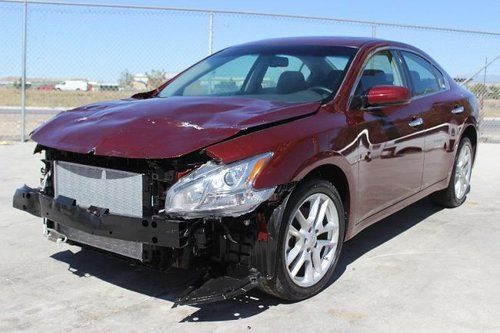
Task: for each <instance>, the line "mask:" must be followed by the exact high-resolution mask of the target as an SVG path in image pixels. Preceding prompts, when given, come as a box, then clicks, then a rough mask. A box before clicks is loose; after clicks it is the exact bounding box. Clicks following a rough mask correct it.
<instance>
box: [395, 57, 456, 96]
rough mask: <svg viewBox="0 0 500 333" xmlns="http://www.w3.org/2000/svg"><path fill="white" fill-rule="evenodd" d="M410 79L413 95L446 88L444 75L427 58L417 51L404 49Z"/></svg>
mask: <svg viewBox="0 0 500 333" xmlns="http://www.w3.org/2000/svg"><path fill="white" fill-rule="evenodd" d="M401 54H402V55H403V59H404V61H405V62H406V66H407V67H408V71H409V73H410V79H411V82H412V85H413V95H414V96H422V95H427V94H432V93H435V92H437V91H440V90H445V89H446V81H445V79H444V77H443V75H442V74H441V73H440V72H439V71H438V70H437V69H436V68H435V67H434V66H433V65H432V64H431V63H430V62H428V61H427V60H425V59H424V58H422V57H420V56H418V55H416V54H415V53H411V52H406V51H402V52H401Z"/></svg>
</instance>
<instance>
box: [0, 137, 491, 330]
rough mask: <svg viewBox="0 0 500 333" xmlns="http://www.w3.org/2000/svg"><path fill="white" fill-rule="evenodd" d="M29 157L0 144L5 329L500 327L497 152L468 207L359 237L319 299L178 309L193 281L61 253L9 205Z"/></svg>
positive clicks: (421, 211) (73, 251)
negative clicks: (180, 298) (175, 303)
mask: <svg viewBox="0 0 500 333" xmlns="http://www.w3.org/2000/svg"><path fill="white" fill-rule="evenodd" d="M32 150H33V145H32V144H23V145H20V144H19V145H4V146H0V184H2V186H1V187H0V209H1V211H2V213H3V214H2V217H1V218H0V230H1V233H0V262H1V265H0V281H1V283H0V304H2V305H1V310H2V311H0V332H19V331H23V332H139V331H140V332H150V331H160V330H161V331H166V332H187V331H189V332H192V331H201V332H244V331H245V332H252V331H254V332H312V331H314V332H321V331H328V332H331V331H355V332H374V331H375V332H382V331H383V332H402V331H403V332H408V331H418V332H422V331H425V332H442V331H446V332H477V331H490V332H493V331H497V332H498V331H500V316H499V315H498V314H499V313H500V302H499V299H500V279H499V276H500V264H499V263H500V246H499V244H500V223H499V221H500V208H499V205H498V202H499V200H498V198H499V197H500V177H499V176H498V165H499V163H500V158H499V156H500V145H494V144H483V145H481V146H480V148H479V158H478V161H477V164H476V166H475V169H474V172H473V177H472V192H471V193H470V194H469V197H468V199H467V201H466V203H465V204H464V205H463V206H461V207H459V208H457V209H440V208H438V207H436V206H434V205H432V204H431V203H429V201H427V200H422V201H420V202H418V203H416V204H414V205H412V206H411V207H409V208H406V209H405V210H403V211H401V212H399V213H397V214H395V215H393V216H392V217H390V218H387V219H385V220H383V221H381V222H379V223H378V224H376V225H374V226H372V227H370V228H368V229H367V230H365V231H363V232H362V233H361V234H360V235H358V236H356V237H355V238H354V239H353V240H351V241H349V242H348V243H347V244H346V246H345V248H344V253H343V256H342V258H341V260H340V263H339V265H338V268H337V272H336V274H335V275H334V277H333V279H332V281H331V282H332V284H331V285H330V286H329V287H328V288H327V289H326V290H324V291H323V292H321V293H320V294H318V295H317V296H315V297H313V298H311V299H309V300H306V301H303V302H300V303H285V302H281V301H279V300H277V299H274V298H272V297H269V296H267V295H265V294H263V293H261V292H259V291H258V290H253V291H251V292H250V293H248V295H246V296H245V297H241V298H238V299H235V300H231V301H227V302H224V303H218V304H210V305H205V306H183V307H178V308H174V309H172V308H171V306H172V301H173V300H174V299H175V297H176V296H177V295H178V294H179V293H180V292H181V290H183V288H185V287H186V286H187V284H188V281H189V279H190V275H186V274H185V273H183V272H180V271H177V270H171V271H167V272H166V273H160V272H155V271H151V270H149V269H147V268H144V267H141V266H132V265H129V264H127V263H126V262H124V261H121V260H119V259H115V258H113V257H110V256H107V255H104V254H100V253H96V252H93V251H89V250H83V251H82V250H80V249H79V248H77V247H69V246H66V245H62V246H61V247H57V246H56V245H55V244H54V243H50V242H48V241H46V240H45V239H43V237H42V235H41V222H40V220H39V219H38V218H36V217H32V216H29V215H27V214H25V213H22V212H20V211H16V210H14V209H13V208H11V196H12V194H13V192H14V190H15V188H16V187H18V186H20V185H22V184H23V183H28V184H32V185H34V184H36V183H37V180H38V170H39V168H40V164H39V163H38V161H37V160H38V158H39V157H38V156H33V155H31V152H32Z"/></svg>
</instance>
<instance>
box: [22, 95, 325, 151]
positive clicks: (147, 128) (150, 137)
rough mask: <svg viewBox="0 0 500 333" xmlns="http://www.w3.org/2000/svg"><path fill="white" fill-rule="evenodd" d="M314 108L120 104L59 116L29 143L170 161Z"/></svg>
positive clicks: (247, 103)
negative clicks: (252, 128)
mask: <svg viewBox="0 0 500 333" xmlns="http://www.w3.org/2000/svg"><path fill="white" fill-rule="evenodd" d="M319 106H320V103H303V104H288V103H283V102H272V101H265V100H257V99H248V98H232V97H169V98H151V99H146V100H135V99H126V100H117V101H110V102H103V103H95V104H90V105H87V106H83V107H80V108H76V109H74V110H70V111H66V112H61V113H60V114H58V115H57V116H55V117H54V118H52V119H51V120H50V121H49V122H47V123H46V124H43V125H42V126H40V127H39V128H37V129H36V130H35V131H33V133H32V134H31V138H32V139H33V140H34V141H36V142H37V143H39V144H41V145H44V146H47V147H51V148H55V149H59V150H65V151H71V152H75V153H94V154H95V155H102V156H115V157H127V158H146V159H161V158H173V157H179V156H181V155H184V154H187V153H190V152H193V151H196V150H198V149H201V148H204V147H207V146H210V145H212V144H214V143H217V142H220V141H223V140H225V139H228V138H230V137H232V136H234V135H236V134H237V133H238V132H240V131H242V130H245V129H248V128H251V127H255V126H259V125H266V124H271V123H274V122H278V121H282V120H286V119H290V118H294V117H299V116H304V115H307V114H311V113H314V112H315V111H316V110H317V109H318V107H319Z"/></svg>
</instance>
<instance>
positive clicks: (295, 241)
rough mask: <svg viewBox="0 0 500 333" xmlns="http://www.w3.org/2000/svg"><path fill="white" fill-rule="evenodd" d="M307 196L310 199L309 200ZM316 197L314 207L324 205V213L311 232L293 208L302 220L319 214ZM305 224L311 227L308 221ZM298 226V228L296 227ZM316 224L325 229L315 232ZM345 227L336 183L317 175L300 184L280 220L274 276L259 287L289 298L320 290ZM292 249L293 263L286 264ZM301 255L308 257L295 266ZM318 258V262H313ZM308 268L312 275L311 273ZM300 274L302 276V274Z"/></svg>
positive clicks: (331, 269)
mask: <svg viewBox="0 0 500 333" xmlns="http://www.w3.org/2000/svg"><path fill="white" fill-rule="evenodd" d="M318 198H319V199H318ZM309 199H310V200H311V201H308V200H309ZM316 200H319V201H318V202H319V204H318V205H317V207H322V206H323V207H326V213H325V215H324V217H323V219H322V220H321V226H320V225H319V224H315V225H314V228H312V230H311V232H310V233H305V232H306V230H307V229H304V228H302V225H303V224H301V223H299V219H298V218H297V217H296V216H297V215H296V214H298V213H296V212H297V211H298V210H299V208H300V209H301V210H300V212H301V213H302V216H304V217H305V218H306V219H302V221H303V223H304V224H305V223H306V222H307V220H309V219H308V217H310V218H311V219H312V216H321V214H320V212H321V209H320V208H318V209H317V210H316V211H317V212H318V214H314V211H315V210H314V208H313V207H314V206H313V205H314V203H315V202H316ZM322 200H323V201H322ZM307 208H308V211H307ZM304 209H306V211H304ZM306 213H307V215H306ZM311 214H312V215H311ZM315 220H316V221H318V220H320V219H319V218H317V219H315ZM335 221H336V222H335ZM325 222H326V224H325ZM306 225H308V226H309V227H308V228H309V229H311V225H310V224H306ZM335 225H336V228H335ZM299 226H300V229H298V228H299ZM292 227H293V228H295V229H292ZM318 228H320V229H324V230H320V232H318V230H317V229H318ZM292 230H293V232H294V233H295V234H296V235H298V234H300V235H301V236H292V235H291V234H290V233H291V232H292ZM326 230H328V231H326ZM344 231H345V214H344V208H343V205H342V201H341V199H340V195H339V193H338V192H337V190H336V189H335V187H334V186H333V185H332V184H331V183H329V182H327V181H324V180H319V179H314V180H309V181H306V182H304V183H301V184H299V185H298V186H297V187H296V188H295V190H294V191H293V193H292V194H291V196H290V199H289V200H288V203H287V206H286V207H285V212H284V214H283V220H282V221H281V225H280V231H279V235H278V249H277V259H276V270H275V272H276V273H275V276H274V277H273V278H272V279H271V280H265V281H262V282H261V283H260V288H261V289H262V290H263V291H264V292H266V293H268V294H271V295H274V296H276V297H279V298H281V299H284V300H289V301H299V300H303V299H306V298H309V297H311V296H313V295H315V294H316V293H318V292H319V291H321V290H322V289H323V288H324V287H325V285H326V284H327V283H328V282H329V280H330V278H331V276H332V274H333V272H334V270H335V266H336V265H337V261H338V259H339V255H340V252H341V249H342V243H343V240H344ZM289 232H290V233H289ZM303 234H305V235H308V236H307V237H308V238H307V239H306V238H305V237H306V236H303ZM329 239H331V240H332V241H335V242H336V244H333V243H329V241H330V240H329ZM323 244H328V245H323ZM298 248H303V249H304V250H303V251H302V252H299V253H298V252H297V251H300V250H297V249H298ZM292 251H293V253H294V254H295V253H298V254H297V255H296V257H295V258H296V259H295V261H293V260H292V261H290V260H289V262H291V263H292V264H291V265H289V263H287V258H293V256H292ZM315 255H317V256H315ZM304 257H306V258H308V259H306V261H307V260H309V262H308V263H306V261H304V263H303V264H302V267H301V268H300V269H299V270H297V267H296V265H298V264H300V262H302V258H304ZM313 258H315V259H318V260H319V261H318V260H316V261H314V263H313ZM319 262H320V263H321V264H320V265H317V264H315V263H319ZM292 268H293V269H292ZM311 269H312V272H313V274H312V275H311V274H310V272H311ZM316 269H318V270H319V271H318V270H316ZM293 272H296V275H295V277H294V276H292V273H293ZM301 275H303V276H302V277H301Z"/></svg>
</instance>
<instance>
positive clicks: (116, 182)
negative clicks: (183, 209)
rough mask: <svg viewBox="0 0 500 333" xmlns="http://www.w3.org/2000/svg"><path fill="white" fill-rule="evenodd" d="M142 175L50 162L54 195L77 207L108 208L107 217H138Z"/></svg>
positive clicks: (142, 181)
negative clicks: (108, 213)
mask: <svg viewBox="0 0 500 333" xmlns="http://www.w3.org/2000/svg"><path fill="white" fill-rule="evenodd" d="M143 187H144V175H142V174H138V173H133V172H128V171H121V170H113V169H106V168H100V167H96V166H90V165H82V164H76V163H70V162H63V161H55V162H54V190H55V196H56V197H57V196H58V195H62V196H65V197H69V198H72V199H75V200H76V204H77V205H78V206H80V207H85V208H87V207H90V206H97V207H102V208H108V209H109V212H110V213H111V214H116V215H124V216H133V217H142V216H143V212H144V208H143V205H144V201H143Z"/></svg>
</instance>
